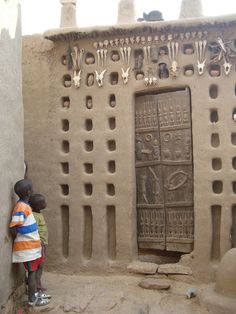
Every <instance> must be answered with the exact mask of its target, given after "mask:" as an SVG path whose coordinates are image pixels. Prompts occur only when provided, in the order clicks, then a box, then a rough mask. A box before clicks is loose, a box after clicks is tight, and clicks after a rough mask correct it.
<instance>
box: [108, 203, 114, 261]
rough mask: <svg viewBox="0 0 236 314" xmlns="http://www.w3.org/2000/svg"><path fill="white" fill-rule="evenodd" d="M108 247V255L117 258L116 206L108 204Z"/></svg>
mask: <svg viewBox="0 0 236 314" xmlns="http://www.w3.org/2000/svg"><path fill="white" fill-rule="evenodd" d="M107 249H108V257H109V258H110V259H111V260H115V259H116V208H115V206H113V205H109V206H107Z"/></svg>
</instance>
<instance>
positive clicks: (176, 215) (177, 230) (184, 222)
mask: <svg viewBox="0 0 236 314" xmlns="http://www.w3.org/2000/svg"><path fill="white" fill-rule="evenodd" d="M166 221H167V224H166V225H167V228H166V237H167V241H171V240H178V241H180V242H181V240H186V239H189V240H192V239H193V232H194V216H193V211H192V208H191V207H190V208H183V209H182V210H179V209H178V210H176V209H174V208H173V209H168V210H167V213H166Z"/></svg>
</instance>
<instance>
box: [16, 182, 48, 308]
mask: <svg viewBox="0 0 236 314" xmlns="http://www.w3.org/2000/svg"><path fill="white" fill-rule="evenodd" d="M14 190H15V193H16V194H17V195H18V196H19V201H18V202H17V204H16V206H15V207H14V209H13V212H12V217H11V222H10V229H11V231H12V233H13V234H14V235H15V239H14V243H13V253H12V262H13V263H23V264H24V266H25V268H26V269H27V270H28V272H29V277H28V285H29V289H28V304H29V305H31V306H34V305H36V306H41V305H46V304H48V303H49V300H48V299H47V298H45V299H44V298H42V297H40V298H38V295H37V290H36V273H37V270H38V267H39V265H40V264H41V263H42V253H41V242H40V237H39V233H38V226H37V223H36V221H35V218H34V216H33V213H32V209H31V207H30V205H29V204H28V201H29V197H30V195H31V194H32V182H31V181H30V180H26V179H23V180H20V181H18V182H16V184H15V186H14Z"/></svg>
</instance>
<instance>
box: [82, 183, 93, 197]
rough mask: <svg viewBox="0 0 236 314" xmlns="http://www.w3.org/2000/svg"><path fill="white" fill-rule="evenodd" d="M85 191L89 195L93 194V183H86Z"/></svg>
mask: <svg viewBox="0 0 236 314" xmlns="http://www.w3.org/2000/svg"><path fill="white" fill-rule="evenodd" d="M84 193H85V195H88V196H91V195H92V194H93V186H92V184H91V183H85V184H84Z"/></svg>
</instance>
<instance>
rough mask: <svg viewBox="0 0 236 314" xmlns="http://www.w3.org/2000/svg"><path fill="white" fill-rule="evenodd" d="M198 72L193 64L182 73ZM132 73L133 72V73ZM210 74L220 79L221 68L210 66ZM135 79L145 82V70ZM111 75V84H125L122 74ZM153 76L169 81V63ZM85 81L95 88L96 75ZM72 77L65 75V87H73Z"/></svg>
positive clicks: (90, 74)
mask: <svg viewBox="0 0 236 314" xmlns="http://www.w3.org/2000/svg"><path fill="white" fill-rule="evenodd" d="M195 72H196V66H194V65H193V64H188V65H185V66H184V67H183V70H182V73H183V75H184V76H186V77H191V76H193V75H194V74H195ZM131 73H132V72H131ZM208 73H209V75H210V76H211V77H220V76H221V74H222V70H221V66H220V65H219V64H212V65H209V69H208ZM133 74H134V78H135V79H136V80H137V81H140V80H143V79H144V78H145V73H144V71H143V70H136V71H133ZM107 75H109V83H110V84H111V85H117V84H118V83H119V82H122V84H123V78H122V72H121V73H119V72H111V73H110V74H105V76H107ZM152 76H153V77H158V78H159V79H167V78H169V76H170V73H169V66H168V64H167V63H163V62H162V63H159V64H158V66H157V68H156V69H155V70H152ZM83 79H85V84H86V85H87V86H88V87H92V86H95V73H93V72H91V73H87V74H86V77H85V78H83ZM72 82H73V79H72V76H71V75H70V74H65V75H63V78H62V84H63V86H64V87H66V88H69V87H71V86H72Z"/></svg>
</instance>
